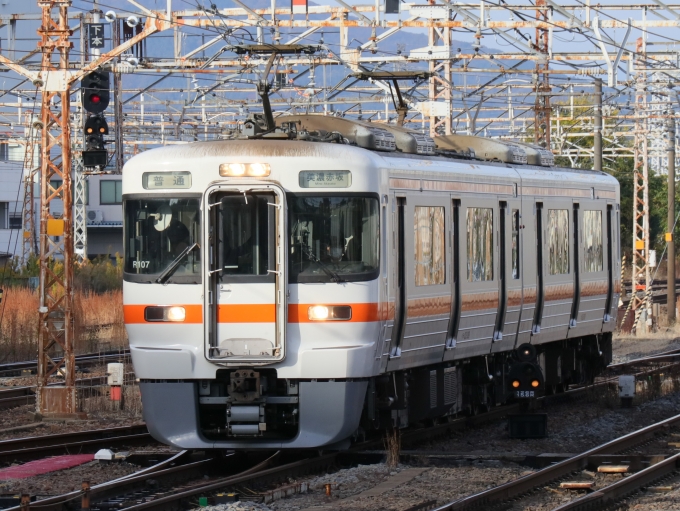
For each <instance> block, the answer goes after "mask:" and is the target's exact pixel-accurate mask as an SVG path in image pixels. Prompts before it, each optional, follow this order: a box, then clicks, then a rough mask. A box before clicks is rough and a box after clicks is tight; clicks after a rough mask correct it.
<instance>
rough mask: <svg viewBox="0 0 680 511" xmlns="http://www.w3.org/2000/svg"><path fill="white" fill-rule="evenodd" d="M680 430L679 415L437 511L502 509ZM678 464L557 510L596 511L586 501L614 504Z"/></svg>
mask: <svg viewBox="0 0 680 511" xmlns="http://www.w3.org/2000/svg"><path fill="white" fill-rule="evenodd" d="M677 427H680V415H676V416H674V417H671V418H669V419H666V420H663V421H660V422H657V423H655V424H652V425H651V426H647V427H646V428H642V429H639V430H637V431H634V432H633V433H629V434H627V435H624V436H622V437H619V438H617V439H615V440H612V441H611V442H607V443H605V444H602V445H600V446H598V447H595V448H594V449H590V450H588V451H586V452H584V453H582V454H579V455H577V456H573V457H571V458H568V459H567V460H564V461H561V462H558V463H556V464H554V465H551V466H549V467H546V468H544V469H542V470H539V471H537V472H534V473H533V474H529V475H526V476H524V477H520V478H519V479H515V480H513V481H510V482H508V483H505V484H502V485H500V486H497V487H494V488H491V489H489V490H485V491H483V492H480V493H476V494H474V495H470V496H467V497H463V498H461V499H458V500H455V501H453V502H450V503H448V504H445V505H443V506H440V507H438V508H436V511H464V510H472V509H492V508H494V507H495V506H501V505H503V504H504V503H507V502H509V501H513V500H516V499H519V498H522V497H523V496H525V495H529V494H531V493H532V492H534V491H535V490H537V489H539V488H543V487H544V486H546V485H549V484H553V483H555V482H556V481H560V480H563V479H565V478H568V477H569V476H571V474H573V473H575V472H580V471H582V470H584V469H586V468H587V467H588V466H592V465H602V464H603V463H606V461H607V457H611V459H612V460H614V463H616V462H620V461H621V457H620V456H618V457H617V456H616V454H617V453H622V452H624V451H628V450H630V449H632V448H634V447H636V446H639V445H641V444H644V443H647V442H652V441H654V440H655V438H656V437H657V436H659V435H663V434H667V433H669V431H670V429H672V428H677ZM633 456H634V455H628V456H626V457H627V458H632V457H633ZM677 463H678V455H674V456H671V457H670V458H668V459H666V460H664V461H661V462H659V463H657V464H656V465H660V466H659V467H656V465H655V464H653V465H650V466H649V467H648V468H646V469H644V470H642V471H640V472H637V473H636V474H634V475H632V476H629V477H627V478H625V479H622V480H621V481H619V483H616V484H614V485H611V486H612V487H615V488H612V489H610V490H609V491H608V492H605V493H604V494H603V495H602V496H601V497H599V496H598V494H599V493H601V492H602V490H598V491H596V492H594V493H592V494H590V495H587V496H586V497H583V500H582V499H578V500H576V501H572V502H570V503H568V504H564V505H563V506H561V507H559V508H557V509H559V510H560V511H564V510H566V509H570V510H572V509H579V510H591V509H596V507H592V503H593V500H588V501H586V499H597V498H601V502H602V503H605V502H608V503H611V500H608V499H611V498H614V497H616V498H620V495H624V494H627V492H628V493H630V492H632V491H635V490H636V489H638V488H640V487H641V486H644V485H646V484H648V483H649V482H650V481H653V480H655V479H658V478H661V477H664V476H665V475H667V474H668V473H670V472H672V471H674V470H675V469H676V467H677ZM631 478H633V479H631ZM629 480H631V481H636V484H631V485H630V486H626V484H625V483H627V482H628V481H629ZM624 487H625V488H624ZM579 500H582V502H581V504H578V505H579V506H581V505H582V506H583V507H566V506H568V505H574V506H576V505H577V504H576V503H577V502H578V501H579Z"/></svg>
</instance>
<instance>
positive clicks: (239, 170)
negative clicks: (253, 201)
mask: <svg viewBox="0 0 680 511" xmlns="http://www.w3.org/2000/svg"><path fill="white" fill-rule="evenodd" d="M270 173H271V168H270V167H269V163H222V164H221V165H220V176H222V177H244V176H245V177H267V176H268V175H269V174H270Z"/></svg>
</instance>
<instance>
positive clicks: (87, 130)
mask: <svg viewBox="0 0 680 511" xmlns="http://www.w3.org/2000/svg"><path fill="white" fill-rule="evenodd" d="M85 131H86V132H87V133H88V134H90V133H92V132H93V131H94V130H93V129H92V128H87V129H86V130H85Z"/></svg>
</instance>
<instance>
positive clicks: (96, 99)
mask: <svg viewBox="0 0 680 511" xmlns="http://www.w3.org/2000/svg"><path fill="white" fill-rule="evenodd" d="M90 101H92V102H93V103H94V104H95V105H96V104H97V103H101V101H102V97H101V96H100V95H99V94H90Z"/></svg>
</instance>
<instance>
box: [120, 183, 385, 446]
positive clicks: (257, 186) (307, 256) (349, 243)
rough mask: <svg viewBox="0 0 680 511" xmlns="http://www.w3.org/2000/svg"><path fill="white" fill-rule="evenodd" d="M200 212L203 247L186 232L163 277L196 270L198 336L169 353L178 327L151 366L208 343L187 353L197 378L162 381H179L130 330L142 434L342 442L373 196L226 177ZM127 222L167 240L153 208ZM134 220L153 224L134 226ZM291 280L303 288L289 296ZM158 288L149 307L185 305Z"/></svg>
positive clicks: (365, 333) (357, 375)
mask: <svg viewBox="0 0 680 511" xmlns="http://www.w3.org/2000/svg"><path fill="white" fill-rule="evenodd" d="M201 202H202V208H201V209H202V216H201V222H200V226H201V227H200V229H201V230H202V235H201V237H200V239H202V240H204V241H203V242H202V243H200V239H199V238H196V239H199V241H198V242H197V241H196V239H194V235H193V234H192V236H191V239H189V240H187V246H186V247H185V248H184V249H183V250H188V252H187V253H186V254H185V259H184V260H183V261H182V265H181V267H180V269H178V270H177V271H176V272H175V273H173V275H177V274H180V275H182V274H184V273H185V268H184V266H183V265H184V264H185V263H187V264H188V261H189V260H192V261H195V262H196V264H197V267H201V268H202V270H201V271H202V279H197V282H201V283H202V286H201V297H202V298H201V299H202V301H203V303H202V308H201V309H202V311H203V313H202V317H201V318H200V327H201V329H202V330H203V331H202V332H200V333H199V332H197V331H196V329H195V328H194V329H193V330H192V334H191V335H188V336H186V337H184V338H183V339H182V340H181V341H178V342H174V341H175V339H177V338H178V337H180V336H179V335H177V334H178V333H179V329H178V330H177V332H176V333H175V334H174V335H173V334H171V335H169V336H167V337H165V339H164V341H165V346H164V347H163V349H162V350H161V349H159V350H158V351H157V353H154V355H155V356H157V360H158V359H159V358H161V357H162V355H163V354H162V353H161V352H162V351H169V350H172V349H175V350H176V352H178V353H180V352H184V351H191V350H192V349H193V348H192V347H190V346H185V345H182V343H185V344H189V340H191V339H193V341H194V344H197V343H196V342H195V341H196V340H197V339H201V338H204V339H206V342H205V345H204V349H198V350H197V349H193V352H192V353H191V354H190V355H191V357H190V358H191V364H192V365H193V367H194V370H193V371H190V372H189V373H190V374H187V378H177V379H173V380H170V379H168V375H169V374H172V373H173V372H174V373H175V374H177V375H178V376H180V377H181V376H182V375H183V373H182V371H173V368H172V367H169V366H165V367H157V368H153V367H149V365H150V363H149V361H150V360H151V358H150V357H149V356H148V354H149V350H148V349H146V350H144V349H140V341H139V339H140V337H142V336H140V335H137V334H138V333H139V332H140V330H137V328H138V327H137V326H133V327H132V328H133V330H134V334H135V335H134V337H135V343H134V347H133V359H134V360H135V364H136V366H139V368H140V372H142V373H144V374H146V375H149V374H158V375H159V377H158V378H148V376H147V377H145V378H142V381H141V384H140V385H141V390H142V398H143V402H144V415H145V419H146V421H147V425H148V426H149V429H150V431H151V433H152V434H153V435H154V436H155V437H156V438H158V439H159V440H161V441H163V442H166V443H170V444H173V445H176V446H178V447H182V448H192V447H193V448H204V447H215V448H238V447H248V448H265V449H271V448H280V447H284V446H285V447H295V448H304V447H317V446H322V445H334V444H337V443H338V442H343V443H342V445H347V443H348V440H347V439H348V437H350V436H351V435H352V434H353V433H354V432H355V431H356V429H357V425H358V423H359V419H360V416H361V413H362V408H363V403H364V400H365V395H366V389H367V387H368V379H367V378H366V377H365V376H366V375H368V374H370V372H371V370H372V367H373V362H372V358H374V357H373V350H374V349H375V338H376V337H377V331H378V328H379V326H378V321H377V320H378V311H377V308H378V307H377V303H378V301H379V300H378V297H377V285H376V284H375V282H376V280H377V276H378V273H379V248H378V244H379V240H380V238H379V233H378V226H379V210H380V208H379V199H378V195H377V194H369V193H340V192H336V193H332V192H331V193H328V192H326V193H323V192H308V193H307V194H304V195H300V196H296V195H295V194H288V195H287V194H285V193H284V191H283V189H282V188H281V187H280V186H278V185H277V184H274V183H271V182H260V183H253V181H252V180H251V181H245V182H241V181H239V180H237V179H234V180H230V181H229V182H228V183H227V182H222V183H219V184H214V185H212V186H211V187H209V188H208V189H207V191H206V192H205V193H204V195H203V197H202V201H201ZM290 205H292V210H293V214H292V216H291V218H290V222H289V218H288V209H289V206H290ZM137 206H138V208H137V210H139V209H140V208H141V209H143V208H142V206H141V205H139V204H137ZM164 211H165V210H164ZM165 213H166V214H168V212H167V211H165ZM131 215H133V216H135V215H136V216H135V218H134V219H133V220H134V221H132V224H134V223H135V222H137V225H130V226H129V227H130V229H129V230H130V232H138V233H141V231H150V232H151V233H152V234H153V235H154V236H155V235H157V234H158V232H165V231H164V229H162V227H164V226H163V225H158V222H157V217H158V215H159V213H158V212H157V211H156V210H154V211H151V212H150V211H147V212H146V213H144V214H141V215H140V213H139V212H138V211H137V212H136V213H134V214H133V213H131ZM170 215H171V216H172V213H170ZM142 217H143V220H142V221H141V222H142V224H144V222H147V223H148V222H153V224H154V226H155V227H153V226H152V228H151V229H149V226H147V225H140V224H139V222H140V221H139V220H138V219H139V218H142ZM192 218H193V217H192ZM194 220H195V218H194ZM163 221H165V220H163ZM169 222H171V220H168V223H169ZM196 224H198V222H196ZM289 225H290V226H291V227H290V229H291V230H290V232H289V231H288V228H289ZM159 228H161V229H160V230H159ZM194 243H199V245H201V247H202V248H201V249H200V250H199V249H198V247H194ZM161 244H162V243H161ZM192 247H194V248H192ZM182 253H183V251H180V252H179V254H180V256H181V254H182ZM199 254H200V257H199ZM135 257H137V256H135ZM137 258H138V257H137ZM201 261H202V266H201ZM298 263H299V264H298ZM137 266H139V264H137ZM291 270H292V271H293V272H294V275H293V276H292V277H291V275H290V274H289V271H291ZM155 278H156V277H154V279H155ZM159 278H160V277H159ZM291 279H292V280H293V281H294V282H296V283H299V282H304V283H307V284H309V285H302V286H296V285H290V286H289V285H288V283H289V281H290V280H291ZM164 283H165V284H166V286H164V287H162V286H163V283H161V282H157V281H156V280H154V281H153V282H146V283H145V284H146V285H147V286H146V288H145V289H144V290H143V292H142V293H141V294H143V295H145V297H144V299H145V300H147V303H154V301H156V302H157V301H158V299H159V296H158V293H162V294H163V295H164V296H165V297H170V296H173V300H171V301H170V303H172V301H174V302H175V303H183V302H182V299H183V297H181V295H180V294H183V295H184V297H187V296H189V295H191V296H193V295H194V294H195V291H196V290H195V286H176V285H173V280H172V276H171V277H169V278H168V279H167V281H166V282H164ZM126 284H127V283H126ZM149 284H150V285H151V288H149V287H148V285H149ZM127 285H131V284H127ZM178 288H179V289H178ZM182 291H184V293H182ZM154 293H155V297H154ZM137 294H139V293H138V292H137V290H136V289H135V291H134V292H131V293H128V295H130V296H133V295H137ZM159 319H161V320H162V319H163V318H162V313H161V316H159ZM324 325H326V326H324ZM140 326H141V325H140ZM158 326H168V325H165V324H163V322H162V321H159V322H157V323H154V324H153V327H158ZM174 326H177V327H179V328H180V329H181V328H183V327H185V326H186V325H180V324H177V325H174ZM195 326H199V325H195ZM144 327H147V328H152V326H151V325H150V324H145V325H144ZM150 332H151V331H150V330H146V331H145V333H144V337H146V339H148V338H149V333H150ZM156 332H157V330H156ZM196 334H198V335H196ZM348 340H350V342H348ZM143 343H144V344H148V342H147V340H144V341H143ZM179 345H182V346H181V347H180V346H179ZM198 345H199V347H200V343H198ZM187 348H188V350H187ZM201 351H203V352H201ZM159 355H160V356H159ZM206 364H207V365H206ZM303 367H304V368H305V369H304V373H303V372H302V371H303V369H301V368H303ZM154 371H155V372H154ZM184 374H186V372H185V373H184ZM196 375H201V376H199V377H198V378H196ZM209 375H214V377H210V376H209ZM191 376H193V378H191ZM353 376H354V377H353ZM348 377H349V378H348ZM338 445H340V444H338Z"/></svg>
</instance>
